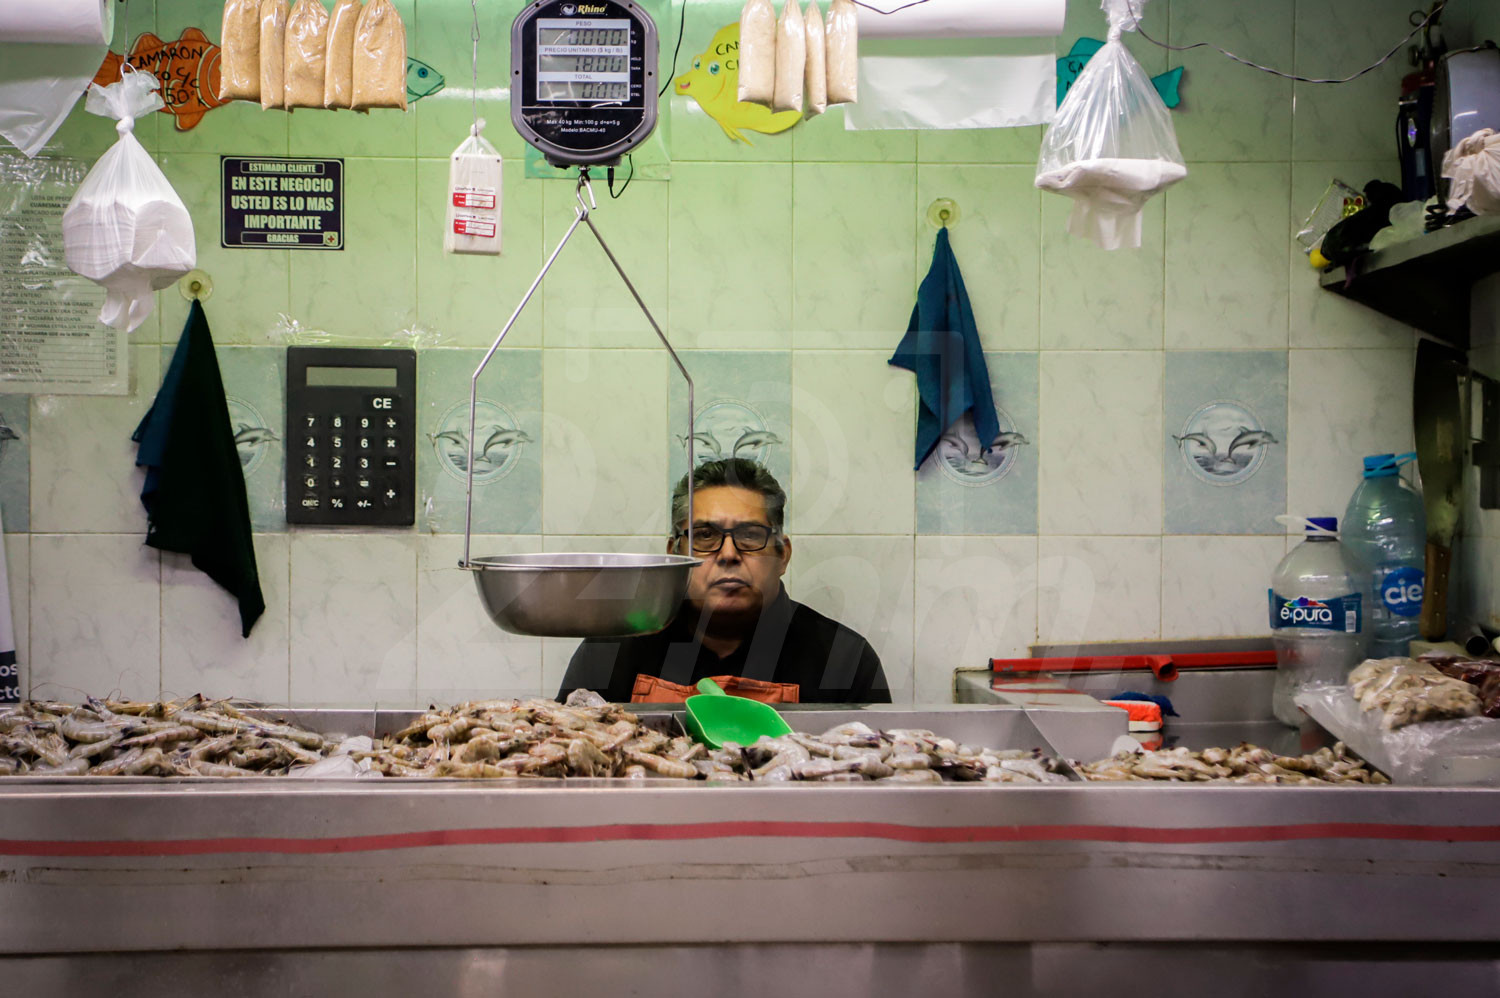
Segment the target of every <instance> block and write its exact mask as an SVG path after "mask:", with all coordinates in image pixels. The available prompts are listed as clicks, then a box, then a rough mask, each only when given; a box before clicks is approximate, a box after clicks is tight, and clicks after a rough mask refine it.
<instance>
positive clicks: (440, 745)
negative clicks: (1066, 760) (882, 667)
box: [354, 690, 1067, 783]
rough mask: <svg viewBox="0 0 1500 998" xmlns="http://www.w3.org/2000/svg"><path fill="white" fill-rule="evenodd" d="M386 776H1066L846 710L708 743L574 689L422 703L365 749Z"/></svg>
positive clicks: (1034, 759)
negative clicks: (804, 724) (561, 698)
mask: <svg viewBox="0 0 1500 998" xmlns="http://www.w3.org/2000/svg"><path fill="white" fill-rule="evenodd" d="M354 757H355V758H356V759H369V760H370V762H371V765H372V767H373V768H374V769H377V770H379V771H380V772H382V773H385V774H386V775H387V776H467V777H491V778H493V777H510V776H532V777H535V776H564V777H566V776H574V777H577V776H604V777H609V776H617V777H625V778H632V779H645V778H647V777H650V776H655V777H671V778H675V779H681V780H696V779H712V780H723V781H736V780H763V781H778V780H821V781H825V782H843V781H848V782H856V781H865V780H883V781H890V782H898V783H941V782H943V781H944V780H976V781H977V780H989V781H991V782H1000V783H1051V782H1066V781H1067V778H1066V777H1065V776H1062V775H1060V774H1059V773H1057V772H1056V771H1055V768H1056V767H1057V766H1058V765H1059V764H1058V763H1057V762H1056V761H1055V760H1048V759H1042V758H1040V757H1038V756H1037V755H1036V754H1034V753H1032V752H1028V751H1020V750H1015V751H1004V752H1002V751H996V750H993V749H984V748H971V747H969V746H967V745H959V744H958V743H956V742H954V741H952V740H951V739H947V738H940V737H938V736H937V735H935V734H933V733H932V732H930V731H916V730H891V731H885V732H879V731H875V730H874V729H872V728H870V727H868V726H867V725H864V724H862V723H860V722H858V721H856V722H852V723H849V724H841V725H839V726H838V727H835V728H832V729H830V730H829V731H827V732H825V733H823V734H821V735H804V734H800V733H793V734H790V735H786V736H783V737H781V738H762V739H761V740H760V741H758V742H756V743H755V744H754V745H749V746H739V745H734V744H728V745H725V746H724V747H723V748H720V749H713V750H710V749H709V748H707V747H706V746H704V745H703V744H701V743H699V742H695V741H693V740H692V739H691V738H688V737H687V736H678V737H675V738H674V737H672V736H670V735H668V734H665V733H663V732H661V731H658V730H656V729H654V728H651V727H647V726H645V725H643V724H642V723H641V722H640V721H639V719H637V718H636V716H635V715H634V714H631V713H629V712H628V711H626V710H625V709H624V708H623V707H620V706H618V705H614V704H610V703H607V702H606V701H605V700H604V699H603V698H601V697H599V696H598V695H597V694H594V693H590V692H588V691H586V690H580V691H578V692H575V693H574V694H573V695H572V696H570V697H568V702H567V703H566V704H559V703H557V702H556V701H554V700H542V699H530V700H487V701H481V702H477V703H466V704H460V705H458V706H457V707H454V708H452V709H451V710H442V711H439V710H429V711H428V712H426V713H424V714H423V715H421V716H420V717H419V718H417V719H416V720H415V721H414V722H412V723H411V724H410V725H408V726H407V727H406V728H404V729H403V730H401V731H398V732H397V733H396V734H395V735H392V736H388V737H387V738H385V739H383V740H382V741H381V743H380V744H378V745H377V746H375V748H374V749H373V750H372V751H369V752H356V753H354Z"/></svg>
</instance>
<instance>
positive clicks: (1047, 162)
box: [1036, 0, 1187, 249]
mask: <svg viewBox="0 0 1500 998" xmlns="http://www.w3.org/2000/svg"><path fill="white" fill-rule="evenodd" d="M1132 4H1133V5H1134V7H1135V10H1134V11H1132V10H1131V6H1132ZM1144 6H1145V2H1144V0H1104V3H1103V7H1104V10H1105V12H1106V14H1107V15H1108V17H1109V38H1108V40H1107V41H1106V42H1105V43H1104V45H1103V47H1102V48H1100V49H1099V51H1097V52H1095V53H1094V55H1093V57H1092V58H1090V59H1089V61H1088V65H1086V66H1084V67H1083V71H1082V72H1081V73H1079V74H1078V78H1077V79H1076V80H1074V81H1073V86H1072V87H1070V88H1069V89H1068V93H1067V96H1065V97H1064V98H1063V102H1062V103H1061V104H1060V105H1058V108H1057V116H1056V117H1055V118H1054V119H1053V120H1052V125H1051V126H1050V127H1049V128H1048V129H1047V133H1046V134H1045V135H1043V136H1042V148H1041V154H1040V155H1039V156H1038V157H1037V166H1036V186H1037V187H1039V188H1041V189H1042V190H1044V191H1053V192H1055V193H1058V194H1065V195H1067V196H1068V197H1070V198H1072V199H1073V213H1072V214H1071V215H1070V216H1069V217H1068V231H1069V232H1071V233H1072V234H1073V235H1075V236H1081V237H1085V238H1088V239H1092V240H1093V241H1094V242H1096V243H1098V244H1099V246H1101V247H1102V248H1104V249H1120V248H1122V247H1124V248H1129V249H1134V248H1137V247H1139V246H1140V245H1141V210H1142V209H1143V208H1144V207H1145V205H1146V202H1147V200H1149V199H1150V198H1151V197H1152V195H1154V194H1156V193H1158V192H1160V191H1163V190H1165V189H1166V188H1167V187H1169V186H1171V185H1172V184H1175V183H1176V182H1177V181H1179V180H1181V179H1182V178H1183V177H1185V176H1187V167H1186V166H1185V165H1184V164H1183V160H1182V152H1181V150H1179V149H1178V148H1177V133H1176V131H1175V130H1174V129H1173V127H1172V118H1171V115H1170V113H1169V112H1168V111H1167V106H1166V105H1165V104H1163V103H1162V100H1161V95H1159V94H1158V93H1157V92H1156V88H1155V87H1154V86H1152V85H1151V80H1150V78H1149V77H1148V76H1147V75H1146V72H1145V70H1143V69H1141V66H1140V63H1138V62H1136V61H1135V58H1134V57H1133V56H1132V55H1131V54H1130V50H1129V49H1127V48H1126V47H1125V43H1124V42H1122V41H1120V35H1121V33H1122V32H1124V31H1134V30H1135V24H1136V17H1137V16H1138V14H1139V12H1140V8H1142V7H1144Z"/></svg>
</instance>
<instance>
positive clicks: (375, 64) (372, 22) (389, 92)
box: [352, 0, 406, 111]
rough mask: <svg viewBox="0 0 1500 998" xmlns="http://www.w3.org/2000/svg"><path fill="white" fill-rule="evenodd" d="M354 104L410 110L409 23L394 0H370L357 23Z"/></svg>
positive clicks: (356, 106)
mask: <svg viewBox="0 0 1500 998" xmlns="http://www.w3.org/2000/svg"><path fill="white" fill-rule="evenodd" d="M352 104H353V107H354V109H355V110H356V111H359V110H364V109H366V108H372V107H391V108H400V109H401V110H402V111H405V110H406V26H405V25H404V24H402V23H401V15H400V14H398V13H397V12H396V7H395V5H394V4H392V3H391V0H370V2H369V3H368V4H366V5H365V9H364V11H363V12H362V13H361V14H360V15H359V22H358V23H357V24H356V25H355V28H354V100H353V102H352Z"/></svg>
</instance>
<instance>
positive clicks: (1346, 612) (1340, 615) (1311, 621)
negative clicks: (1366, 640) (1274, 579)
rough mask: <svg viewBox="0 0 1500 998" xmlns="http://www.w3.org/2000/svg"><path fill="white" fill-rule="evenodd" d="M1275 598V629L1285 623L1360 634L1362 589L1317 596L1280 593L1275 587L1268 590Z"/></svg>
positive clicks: (1268, 593) (1273, 628)
mask: <svg viewBox="0 0 1500 998" xmlns="http://www.w3.org/2000/svg"><path fill="white" fill-rule="evenodd" d="M1266 592H1267V595H1269V596H1270V598H1271V630H1273V631H1276V630H1280V629H1281V628H1283V627H1305V628H1309V629H1312V630H1318V631H1338V632H1339V633H1340V634H1358V633H1359V632H1360V628H1361V627H1362V626H1363V623H1364V621H1363V620H1362V619H1361V618H1362V617H1363V614H1362V613H1361V612H1360V609H1361V607H1360V604H1361V603H1362V602H1363V601H1362V600H1361V598H1360V594H1359V593H1349V594H1348V595H1346V596H1336V597H1334V598H1333V599H1313V598H1312V597H1310V596H1291V597H1287V596H1279V595H1277V593H1276V591H1275V590H1272V589H1268V590H1266Z"/></svg>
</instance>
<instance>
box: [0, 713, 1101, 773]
mask: <svg viewBox="0 0 1500 998" xmlns="http://www.w3.org/2000/svg"><path fill="white" fill-rule="evenodd" d="M632 712H633V713H634V714H635V715H636V716H637V717H638V718H640V720H641V722H642V723H643V724H645V725H646V726H648V727H651V728H655V729H656V730H659V731H662V732H665V733H666V734H669V735H672V736H674V737H675V736H677V735H683V734H686V733H687V732H686V728H684V726H683V722H682V718H683V716H684V711H683V709H682V706H681V705H680V704H640V705H632ZM247 713H249V714H252V715H255V716H260V717H265V718H267V719H276V720H281V721H286V722H287V723H290V724H295V725H297V726H298V727H302V728H306V729H307V730H309V731H316V732H318V733H319V734H324V735H330V734H337V735H345V736H354V735H368V736H370V737H373V738H381V737H384V736H386V735H391V734H394V733H396V732H398V731H400V730H401V729H403V728H405V727H406V726H407V725H409V724H410V723H411V722H412V721H413V720H415V719H416V718H417V717H419V716H420V715H421V714H422V713H423V711H420V710H410V709H400V710H392V709H375V710H355V709H338V708H334V709H284V710H283V709H277V708H258V709H254V710H248V711H247ZM781 713H782V716H783V717H785V718H786V720H787V723H788V724H789V725H790V726H791V728H792V730H794V731H800V732H805V733H807V734H819V733H821V732H824V731H827V730H828V729H829V728H831V727H834V726H835V725H838V724H841V723H843V722H845V721H848V720H850V719H851V718H857V719H859V720H861V721H863V722H864V723H866V724H868V725H870V727H872V728H876V729H891V728H925V729H927V730H930V731H933V732H935V733H937V734H939V735H942V736H945V737H948V738H952V739H953V740H955V741H957V742H960V743H962V744H967V745H973V746H985V747H987V748H994V749H1036V750H1039V751H1041V752H1042V753H1043V754H1045V755H1050V756H1057V757H1059V758H1061V759H1063V760H1064V765H1063V772H1064V774H1065V775H1067V776H1068V778H1069V779H1070V780H1074V781H1081V780H1082V777H1081V776H1079V774H1078V773H1077V772H1076V771H1075V770H1074V769H1073V768H1072V767H1071V766H1070V765H1067V762H1066V760H1067V759H1075V760H1076V759H1092V758H1097V757H1102V756H1104V755H1107V754H1108V752H1109V747H1110V744H1111V743H1112V740H1113V738H1114V737H1115V735H1116V733H1115V732H1113V731H1112V730H1111V729H1107V728H1101V727H1100V726H1099V723H1098V722H1099V718H1098V717H1097V716H1096V715H1094V714H1092V713H1091V712H1086V713H1079V712H1075V711H1070V710H1045V709H1024V708H1021V707H1015V706H996V705H985V704H952V705H942V706H932V707H923V706H917V707H906V706H894V705H885V704H876V705H862V704H861V705H847V706H844V705H829V704H791V705H786V706H784V707H782V708H781ZM1044 729H1045V730H1046V731H1047V732H1048V733H1049V734H1050V735H1051V736H1052V737H1051V738H1050V739H1049V738H1048V737H1047V736H1045V735H1043V734H1042V731H1043V730H1044ZM1059 743H1060V744H1059ZM289 782H290V783H292V784H301V785H313V786H317V785H325V784H329V783H348V782H351V781H348V780H339V779H336V778H331V779H315V780H303V779H296V778H292V777H262V778H259V779H257V778H252V777H245V778H241V779H236V780H225V779H223V778H222V777H208V776H181V777H160V776H99V777H88V776H46V775H22V776H8V777H4V778H0V787H6V786H17V785H28V784H48V785H51V786H56V787H77V788H79V789H86V788H89V787H98V786H111V787H114V786H141V785H147V786H153V787H170V786H174V785H179V784H205V783H207V784H224V783H233V784H234V785H235V786H238V787H245V788H247V789H249V788H253V787H257V786H265V785H267V784H276V785H279V786H285V785H287V784H288V783H289ZM356 782H358V783H360V784H361V785H366V786H368V785H369V783H370V781H366V780H359V781H356ZM378 782H380V783H381V784H382V785H386V786H390V787H401V786H406V785H416V784H422V783H434V782H436V783H442V784H453V783H457V784H487V785H490V786H502V787H503V786H519V785H532V784H550V785H553V786H558V785H563V784H566V785H568V786H609V785H613V784H619V783H623V782H625V781H622V780H618V779H609V778H569V779H566V780H564V779H559V778H546V777H540V778H527V779H524V780H516V779H498V780H475V779H460V778H454V777H401V778H399V779H387V780H381V781H378ZM652 782H656V781H655V780H653V781H652ZM671 782H672V783H673V784H676V785H682V786H686V787H694V786H708V785H709V784H708V783H707V782H706V781H696V780H688V781H683V780H672V781H671ZM870 785H871V786H875V785H876V784H874V783H871V784H870ZM949 785H951V786H960V785H965V786H999V784H981V783H972V784H957V783H954V784H949Z"/></svg>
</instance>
